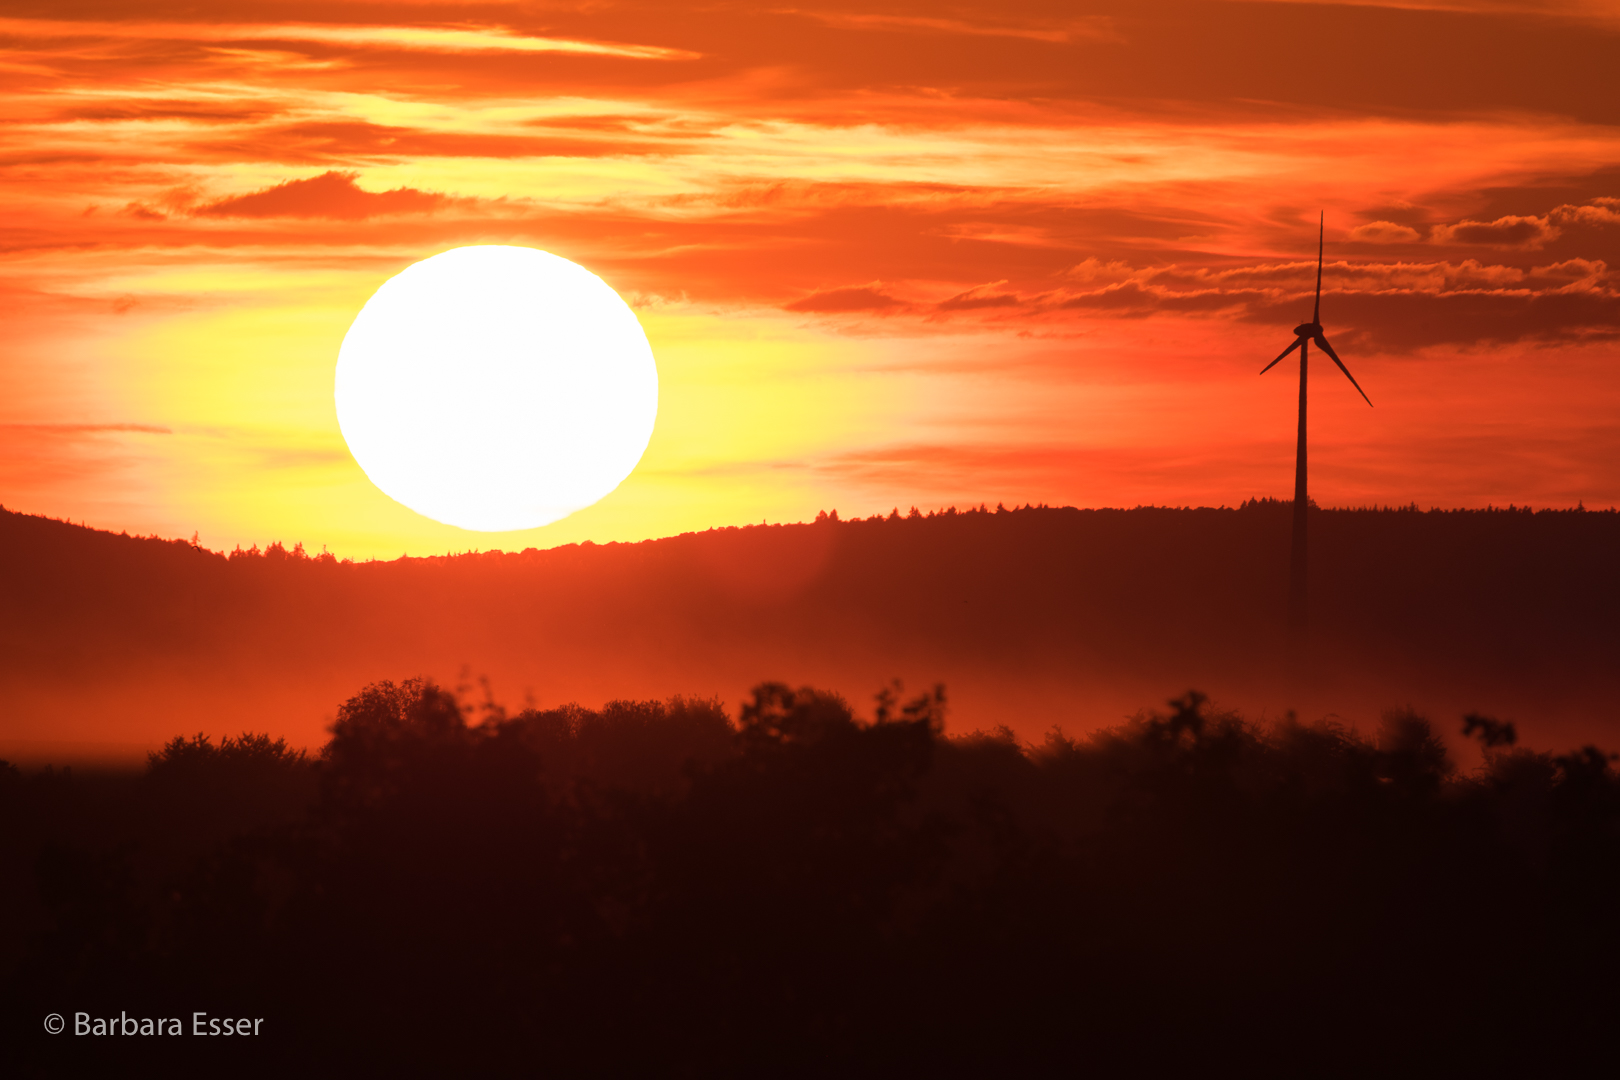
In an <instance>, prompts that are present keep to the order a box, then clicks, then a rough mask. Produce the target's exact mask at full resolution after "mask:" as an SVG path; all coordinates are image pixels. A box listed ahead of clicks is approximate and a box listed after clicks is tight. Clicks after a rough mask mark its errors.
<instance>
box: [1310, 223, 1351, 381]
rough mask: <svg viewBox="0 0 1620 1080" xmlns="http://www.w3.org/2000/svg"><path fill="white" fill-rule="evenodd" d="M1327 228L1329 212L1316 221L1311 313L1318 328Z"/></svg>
mask: <svg viewBox="0 0 1620 1080" xmlns="http://www.w3.org/2000/svg"><path fill="white" fill-rule="evenodd" d="M1326 227H1327V212H1326V211H1323V212H1322V213H1321V214H1320V215H1319V216H1318V217H1317V219H1316V307H1315V308H1314V309H1312V311H1311V322H1313V323H1315V324H1316V325H1317V326H1321V325H1322V230H1323V229H1324V228H1326ZM1339 366H1340V367H1343V366H1344V365H1342V364H1341V365H1339Z"/></svg>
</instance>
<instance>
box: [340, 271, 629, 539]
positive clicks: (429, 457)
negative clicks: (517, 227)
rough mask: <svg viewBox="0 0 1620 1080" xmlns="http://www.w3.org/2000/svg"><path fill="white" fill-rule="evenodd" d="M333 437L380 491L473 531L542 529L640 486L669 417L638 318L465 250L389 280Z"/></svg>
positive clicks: (575, 287) (605, 298)
mask: <svg viewBox="0 0 1620 1080" xmlns="http://www.w3.org/2000/svg"><path fill="white" fill-rule="evenodd" d="M335 397H336V400H337V414H338V425H339V427H341V428H342V430H343V438H344V439H345V441H347V442H348V444H349V451H350V452H351V453H352V454H354V458H355V460H356V461H357V462H359V463H360V468H361V469H363V470H365V474H366V476H367V477H369V478H370V479H371V482H372V483H374V484H376V485H377V487H379V488H381V489H382V491H383V492H384V493H385V494H387V495H388V496H389V497H390V498H393V499H395V500H397V501H398V502H401V503H403V504H405V505H406V506H408V507H410V508H411V509H412V510H415V511H416V512H417V513H419V514H422V515H424V516H426V517H430V518H433V519H434V520H435V521H442V522H444V523H445V524H448V525H457V526H460V527H461V528H463V529H476V530H479V531H483V532H500V531H505V530H508V529H532V528H535V527H536V526H540V525H546V524H549V523H550V522H553V521H556V520H558V519H559V518H563V517H567V516H568V515H569V514H571V513H573V512H574V511H576V510H581V509H583V508H585V507H587V506H590V505H591V504H592V503H595V502H597V501H598V500H600V499H601V498H602V497H603V496H604V495H607V494H608V493H609V492H611V491H612V490H613V489H614V488H616V487H618V486H619V484H620V483H621V482H622V481H623V480H624V478H625V477H627V476H629V475H630V471H631V470H632V469H634V468H635V467H636V463H637V462H638V461H640V460H641V455H642V453H643V452H644V451H645V450H646V449H647V440H648V439H649V438H651V437H652V428H653V420H654V419H655V417H656V416H657V413H658V368H657V366H656V364H655V363H654V362H653V354H652V347H651V346H649V345H648V344H647V335H646V334H645V333H643V332H642V329H641V324H640V323H639V322H637V321H636V316H635V313H634V312H632V311H631V310H630V308H629V306H628V305H626V304H625V302H624V301H623V300H621V299H620V298H619V295H618V294H617V293H615V292H614V291H613V290H612V289H611V288H609V287H608V285H607V284H606V283H605V282H604V281H603V280H602V279H601V278H599V277H597V276H596V275H595V274H593V273H591V272H590V271H589V270H586V269H585V268H584V267H582V266H579V265H577V264H575V263H572V262H569V261H568V260H567V259H564V258H560V257H558V256H556V255H552V254H550V253H548V252H544V251H537V250H535V249H534V248H522V247H497V246H480V247H463V248H455V249H453V250H450V251H446V252H444V253H443V254H440V255H435V256H433V257H432V258H430V259H424V260H422V261H421V262H419V263H416V264H415V265H413V266H410V267H408V268H406V269H405V270H404V271H402V272H401V273H399V274H398V275H396V276H395V277H392V278H390V279H388V281H386V282H384V283H383V285H382V287H381V288H380V289H378V290H377V292H376V293H375V294H374V295H373V296H372V298H371V299H370V300H368V301H366V306H365V307H364V308H362V309H361V310H360V314H359V315H357V316H355V320H354V324H353V325H352V326H350V327H349V332H348V334H347V335H346V336H345V337H344V339H343V347H342V348H341V349H340V350H339V352H338V363H337V379H336V387H335Z"/></svg>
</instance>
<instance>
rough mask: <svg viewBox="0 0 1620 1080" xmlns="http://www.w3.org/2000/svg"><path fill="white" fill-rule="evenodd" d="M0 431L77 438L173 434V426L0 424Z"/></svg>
mask: <svg viewBox="0 0 1620 1080" xmlns="http://www.w3.org/2000/svg"><path fill="white" fill-rule="evenodd" d="M0 431H6V432H13V431H14V432H17V433H18V434H21V435H39V436H56V437H58V438H69V439H71V438H79V437H83V436H86V435H104V434H106V433H108V432H139V433H141V434H144V435H173V434H174V429H173V428H166V427H163V426H161V425H159V424H0Z"/></svg>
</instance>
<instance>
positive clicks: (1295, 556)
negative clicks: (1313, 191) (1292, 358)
mask: <svg viewBox="0 0 1620 1080" xmlns="http://www.w3.org/2000/svg"><path fill="white" fill-rule="evenodd" d="M1325 221H1326V217H1325V215H1324V217H1323V218H1322V219H1321V220H1318V222H1317V225H1316V307H1315V308H1314V309H1313V310H1312V312H1311V321H1310V322H1308V323H1301V324H1300V325H1299V326H1296V327H1294V343H1293V344H1292V345H1290V346H1288V348H1286V349H1284V350H1283V351H1282V353H1281V354H1279V355H1278V357H1277V359H1275V360H1273V361H1272V362H1271V363H1269V364H1267V365H1266V366H1265V367H1263V368H1261V369H1260V374H1262V375H1264V374H1265V373H1266V372H1268V371H1270V370H1271V369H1272V368H1274V367H1276V366H1277V365H1278V364H1279V363H1281V362H1282V359H1283V357H1285V356H1287V355H1288V354H1289V353H1291V352H1293V351H1294V350H1295V349H1298V350H1299V448H1298V450H1297V451H1296V456H1295V458H1294V544H1293V550H1292V553H1291V554H1290V557H1289V560H1288V644H1289V652H1290V654H1291V659H1292V667H1293V669H1294V673H1295V674H1296V675H1301V674H1303V672H1304V666H1305V626H1306V612H1307V604H1306V593H1305V565H1306V563H1305V508H1306V506H1308V505H1309V500H1308V498H1307V496H1306V492H1305V380H1306V372H1307V370H1308V368H1309V364H1310V361H1309V356H1310V343H1311V342H1313V341H1314V342H1315V343H1316V345H1317V347H1318V348H1320V349H1321V350H1322V351H1323V352H1325V353H1327V354H1328V358H1329V359H1331V360H1332V361H1333V362H1334V363H1335V364H1337V365H1339V370H1340V371H1342V372H1344V377H1345V378H1347V379H1349V380H1350V385H1351V386H1354V387H1355V388H1356V391H1357V393H1359V394H1360V395H1361V396H1362V398H1363V399H1365V400H1366V402H1367V404H1368V406H1371V405H1372V398H1369V397H1367V391H1365V390H1363V389H1361V384H1360V383H1358V382H1356V377H1355V376H1354V375H1352V374H1350V369H1349V368H1347V367H1345V366H1344V361H1343V360H1340V359H1339V354H1338V353H1336V352H1334V351H1333V346H1332V345H1329V344H1328V339H1327V337H1326V336H1325V335H1324V334H1323V333H1322V236H1323V226H1324V224H1325Z"/></svg>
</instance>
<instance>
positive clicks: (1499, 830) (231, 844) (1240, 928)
mask: <svg viewBox="0 0 1620 1080" xmlns="http://www.w3.org/2000/svg"><path fill="white" fill-rule="evenodd" d="M942 704H943V703H942V699H941V696H940V695H939V693H938V692H937V691H936V692H934V693H930V694H926V695H923V696H921V697H917V698H914V699H911V700H905V699H904V698H903V697H901V696H899V695H897V694H895V693H892V692H891V693H886V694H884V695H880V697H879V699H878V701H877V705H876V708H875V709H874V710H873V715H872V717H871V719H859V718H857V716H856V715H855V714H854V713H853V712H852V710H851V708H850V707H849V706H848V705H847V704H846V703H845V702H844V701H843V700H842V699H840V698H838V697H836V696H833V695H830V694H827V693H822V692H817V691H815V690H809V689H801V690H791V689H789V688H788V687H786V686H783V685H777V684H766V685H762V686H760V687H758V688H756V690H755V691H754V693H753V694H752V696H751V697H750V699H749V700H748V702H747V703H746V705H745V706H744V707H743V708H742V709H741V710H740V715H738V716H737V717H736V718H735V719H734V720H733V719H730V718H728V717H727V715H726V714H725V713H724V712H723V711H722V710H721V709H720V708H719V707H718V706H717V705H715V704H713V703H706V702H702V701H691V700H679V699H676V700H670V701H666V702H623V701H621V702H615V703H612V704H610V705H608V706H606V707H604V708H603V709H602V710H601V711H599V712H598V711H590V710H585V709H580V708H577V707H571V708H567V709H560V710H551V711H533V710H530V711H525V712H523V713H521V714H519V715H516V716H510V717H509V716H507V715H506V714H505V713H504V712H503V711H502V710H501V709H500V708H498V707H497V706H495V705H494V704H493V703H492V702H490V701H488V700H486V701H484V702H482V703H481V704H475V705H473V706H471V707H467V706H464V705H463V704H462V703H461V702H459V701H458V699H457V698H455V697H454V696H452V695H450V694H448V693H446V692H444V691H442V690H440V689H438V688H437V687H435V686H434V685H432V684H430V683H426V682H422V681H412V682H407V683H405V684H404V685H393V684H388V683H381V684H374V685H372V686H369V687H368V688H366V689H365V690H364V691H362V692H361V693H359V694H358V695H356V696H354V697H353V698H351V699H350V700H349V701H348V702H347V703H346V704H345V705H343V707H342V708H341V710H340V711H339V712H338V718H337V721H336V724H335V727H334V730H333V732H332V734H331V739H330V741H329V742H328V743H327V744H326V746H325V748H324V749H323V750H322V751H321V753H320V754H319V756H318V757H317V758H314V759H311V758H308V757H305V756H303V755H300V754H298V753H293V752H290V751H288V750H287V748H286V746H285V745H284V744H283V743H280V742H277V741H272V740H271V739H269V738H267V737H262V736H257V737H256V736H242V737H240V738H238V739H232V740H229V741H224V742H214V741H212V740H206V739H201V738H190V739H176V740H174V741H172V742H170V743H169V745H168V746H167V747H166V748H165V749H164V750H163V751H162V752H161V754H157V755H154V756H153V758H152V760H151V762H150V764H149V766H148V767H147V769H146V770H145V771H144V772H142V773H130V774H125V775H111V774H107V775H99V776H90V775H82V774H81V773H80V772H74V773H72V774H64V773H62V772H60V771H51V772H37V771H36V772H32V773H29V772H26V771H17V770H15V769H12V768H5V769H0V842H3V845H4V848H3V851H0V857H3V865H0V882H3V883H4V884H3V895H4V901H5V905H6V907H5V911H4V913H3V920H0V927H3V929H4V934H5V936H4V939H3V940H4V955H3V964H4V967H3V971H0V985H3V986H4V987H5V991H4V993H5V1000H4V1003H3V1016H4V1021H5V1024H6V1025H7V1027H8V1029H9V1030H7V1031H6V1033H5V1035H4V1039H3V1041H4V1044H5V1046H6V1048H7V1049H6V1054H7V1057H8V1058H11V1059H12V1060H13V1061H14V1062H18V1065H17V1066H16V1067H14V1068H12V1069H9V1070H8V1074H9V1075H15V1076H59V1075H80V1076H92V1075H108V1076H111V1075H143V1074H159V1073H161V1074H163V1075H167V1076H177V1075H219V1076H243V1075H271V1076H303V1075H313V1076H357V1075H365V1076H388V1075H435V1076H500V1075H523V1076H591V1075H609V1076H671V1075H673V1076H703V1077H707V1076H726V1075H735V1076H846V1075H880V1074H881V1075H889V1076H917V1075H955V1074H968V1075H979V1076H1005V1075H1053V1074H1061V1075H1200V1076H1201V1075H1210V1074H1212V1073H1214V1072H1215V1071H1217V1070H1219V1072H1221V1073H1226V1072H1230V1071H1233V1070H1234V1069H1241V1070H1242V1073H1243V1074H1245V1075H1257V1074H1277V1075H1291V1076H1333V1075H1347V1076H1389V1075H1428V1076H1433V1075H1518V1076H1532V1075H1534V1076H1549V1075H1569V1074H1573V1073H1572V1072H1571V1071H1570V1069H1571V1067H1572V1066H1574V1065H1577V1064H1579V1063H1582V1062H1591V1061H1593V1060H1595V1059H1594V1057H1593V1055H1594V1054H1596V1053H1597V1052H1599V1051H1600V1050H1601V1051H1602V1052H1603V1053H1605V1054H1606V1053H1608V1052H1610V1050H1611V1049H1612V1031H1613V1018H1614V1015H1615V1012H1614V1008H1615V1006H1616V1005H1617V1004H1620V997H1617V993H1616V982H1615V979H1614V972H1615V971H1616V962H1617V961H1620V920H1617V919H1616V918H1615V912H1616V911H1617V910H1620V778H1617V776H1616V773H1615V771H1614V769H1613V767H1612V765H1611V761H1610V758H1609V757H1608V756H1607V755H1606V754H1604V753H1603V752H1601V751H1599V750H1597V749H1593V748H1587V749H1583V750H1579V751H1575V752H1571V753H1569V754H1564V755H1554V754H1547V753H1540V752H1536V751H1531V750H1526V749H1523V748H1521V747H1519V746H1517V745H1515V733H1514V731H1513V730H1512V729H1511V727H1509V726H1508V725H1506V724H1504V723H1499V722H1497V721H1494V720H1491V719H1489V718H1486V717H1479V716H1474V717H1469V718H1467V719H1466V720H1460V719H1458V720H1453V721H1452V722H1451V723H1449V724H1448V725H1447V727H1448V729H1449V730H1450V731H1451V732H1452V733H1453V734H1456V735H1459V736H1464V737H1466V738H1468V739H1469V740H1472V741H1473V742H1474V743H1475V744H1476V745H1478V746H1479V747H1482V748H1483V754H1484V760H1485V764H1484V765H1483V766H1482V767H1480V768H1479V769H1478V770H1477V771H1472V772H1470V773H1468V774H1466V775H1464V774H1461V773H1459V772H1458V771H1457V770H1456V769H1455V768H1454V767H1453V766H1452V765H1451V762H1450V760H1449V759H1448V756H1447V753H1446V750H1445V747H1444V746H1443V745H1442V744H1441V743H1440V742H1439V740H1438V739H1437V738H1436V737H1435V732H1434V731H1433V730H1432V729H1431V727H1430V725H1429V724H1428V723H1426V722H1425V721H1424V720H1423V719H1421V718H1419V717H1417V716H1415V715H1412V714H1410V713H1406V712H1391V713H1388V714H1387V715H1386V716H1385V717H1384V719H1383V721H1382V723H1381V724H1380V725H1379V726H1378V728H1377V730H1376V733H1374V734H1372V735H1370V736H1368V737H1358V736H1356V735H1354V734H1352V733H1350V732H1348V731H1347V730H1345V729H1344V728H1342V727H1338V726H1335V725H1333V724H1331V723H1315V724H1309V725H1306V724H1298V723H1293V722H1290V721H1287V720H1284V721H1281V722H1276V723H1272V724H1267V725H1254V724H1250V723H1246V722H1244V721H1242V720H1241V719H1239V718H1238V717H1236V716H1232V715H1226V714H1220V713H1217V712H1213V711H1211V710H1210V709H1209V708H1208V707H1207V706H1206V705H1205V703H1204V702H1203V701H1202V700H1201V698H1200V697H1199V696H1198V695H1193V694H1189V695H1187V696H1185V697H1183V698H1181V699H1179V700H1177V701H1176V702H1173V703H1172V707H1171V710H1170V711H1169V712H1167V713H1163V714H1155V715H1142V716H1139V717H1137V718H1136V719H1135V720H1133V721H1131V722H1129V723H1126V724H1124V725H1123V726H1120V727H1117V728H1115V729H1112V730H1108V731H1104V732H1100V733H1097V734H1094V735H1092V736H1089V737H1086V738H1083V739H1079V740H1074V739H1069V738H1067V737H1064V736H1062V735H1061V734H1060V733H1056V732H1054V733H1052V734H1051V735H1050V736H1049V737H1047V738H1046V739H1045V740H1044V741H1043V742H1041V743H1039V744H1038V745H1024V746H1021V745H1019V743H1018V742H1016V741H1015V740H1014V739H1013V738H1011V736H1010V734H1009V733H1007V732H1004V731H1003V732H992V733H988V734H986V733H980V734H976V735H972V736H965V737H957V738H948V737H945V736H944V735H942V733H941V715H942V711H941V710H942ZM198 1012H202V1013H205V1014H207V1015H206V1016H205V1017H204V1020H203V1025H204V1027H203V1030H205V1031H206V1030H208V1027H207V1025H208V1022H209V1020H210V1019H220V1018H226V1019H234V1018H247V1019H249V1020H253V1021H255V1022H258V1024H259V1030H258V1033H257V1034H254V1035H247V1036H227V1035H223V1034H220V1035H197V1034H193V1024H194V1022H195V1020H194V1014H195V1013H198ZM51 1013H57V1014H62V1015H63V1016H64V1017H65V1021H66V1024H67V1030H66V1031H65V1032H64V1033H62V1034H59V1035H48V1034H46V1033H45V1032H44V1030H43V1027H42V1025H43V1022H44V1018H45V1017H46V1016H47V1015H48V1014H51ZM78 1013H84V1014H85V1016H86V1020H85V1023H86V1024H93V1022H94V1021H97V1020H102V1021H105V1020H106V1018H111V1019H112V1020H113V1021H115V1022H116V1025H117V1026H116V1027H115V1030H118V1031H119V1033H118V1034H107V1035H94V1034H91V1035H76V1034H74V1027H75V1022H76V1020H77V1019H78V1018H77V1016H76V1014H78ZM126 1018H134V1019H135V1020H140V1019H146V1020H153V1019H155V1020H157V1021H162V1022H163V1024H168V1022H169V1021H170V1020H173V1021H174V1026H175V1027H178V1028H181V1029H183V1032H184V1033H183V1034H168V1033H165V1034H163V1035H157V1034H151V1035H140V1034H129V1035H126V1034H123V1033H122V1031H123V1030H126V1029H127V1028H128V1025H126V1024H124V1020H125V1019H126ZM136 1027H137V1028H138V1027H139V1025H138V1023H137V1024H136ZM165 1030H166V1031H168V1030H172V1029H170V1028H166V1029H165Z"/></svg>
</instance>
